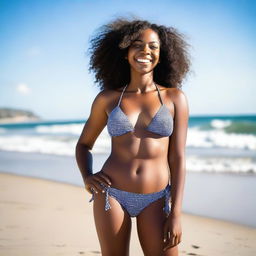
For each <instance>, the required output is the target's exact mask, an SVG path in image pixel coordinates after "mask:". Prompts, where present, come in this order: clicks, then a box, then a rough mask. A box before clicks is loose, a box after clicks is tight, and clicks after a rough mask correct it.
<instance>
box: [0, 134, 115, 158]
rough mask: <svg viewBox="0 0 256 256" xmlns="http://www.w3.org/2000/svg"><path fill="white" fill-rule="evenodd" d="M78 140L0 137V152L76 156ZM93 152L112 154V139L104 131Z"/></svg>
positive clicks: (61, 137)
mask: <svg viewBox="0 0 256 256" xmlns="http://www.w3.org/2000/svg"><path fill="white" fill-rule="evenodd" d="M77 140H78V138H77V139H74V138H70V137H67V136H49V135H41V136H33V135H30V136H24V135H12V136H0V150H6V151H18V152H37V153H43V154H53V155H68V156H73V155H74V154H75V146H76V143H77ZM92 152H94V153H106V152H110V139H109V138H108V136H107V134H106V131H104V132H103V133H102V134H101V135H100V136H99V137H98V139H97V141H96V143H95V145H94V147H93V150H92Z"/></svg>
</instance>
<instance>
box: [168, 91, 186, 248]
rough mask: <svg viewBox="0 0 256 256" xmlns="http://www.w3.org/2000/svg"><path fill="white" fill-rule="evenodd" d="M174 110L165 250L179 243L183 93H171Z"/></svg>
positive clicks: (183, 140)
mask: <svg viewBox="0 0 256 256" xmlns="http://www.w3.org/2000/svg"><path fill="white" fill-rule="evenodd" d="M171 98H172V100H173V103H174V108H175V116H174V124H173V125H174V127H173V133H172V135H171V136H170V140H169V148H168V163H169V168H170V175H171V212H170V215H169V217H168V219H167V221H166V223H165V228H164V240H165V242H166V246H165V248H169V247H172V246H175V245H177V244H178V243H180V241H181V221H180V217H181V211H182V200H183V191H184V184H185V175H186V159H185V147H186V139H187V129H188V119H189V108H188V101H187V98H186V96H185V94H184V92H183V91H181V90H180V89H175V90H174V91H172V97H171Z"/></svg>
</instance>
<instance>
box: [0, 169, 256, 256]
mask: <svg viewBox="0 0 256 256" xmlns="http://www.w3.org/2000/svg"><path fill="white" fill-rule="evenodd" d="M88 200H89V194H88V193H86V192H85V190H84V189H83V188H82V187H78V186H73V185H68V184H62V183H58V182H53V181H48V180H43V179H37V178H29V177H23V176H17V175H11V174H0V255H4V256H7V255H12V256H16V255H22V256H23V255H25V256H30V255H33V256H34V255H38V256H40V255H44V256H45V255H63V256H64V255H86V256H87V255H88V256H90V255H101V253H100V246H99V243H98V240H97V235H96V230H95V227H94V220H93V214H92V204H89V203H88ZM135 222H136V219H134V218H133V228H132V238H131V244H130V255H131V256H142V255H143V253H142V251H141V248H140V244H139V241H138V238H137V234H136V226H135ZM182 228H183V236H182V242H181V243H180V245H179V255H180V256H183V255H184V256H185V255H200V256H236V255H237V256H238V255H239V256H254V255H256V229H254V228H250V227H247V226H242V225H238V224H234V223H231V222H226V221H220V220H215V219H211V218H205V217H200V216H195V215H191V214H185V213H182Z"/></svg>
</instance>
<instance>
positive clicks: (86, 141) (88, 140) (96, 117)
mask: <svg viewBox="0 0 256 256" xmlns="http://www.w3.org/2000/svg"><path fill="white" fill-rule="evenodd" d="M106 107H107V99H106V96H105V93H104V92H103V91H102V92H100V93H99V94H98V95H97V96H96V97H95V99H94V101H93V103H92V106H91V113H90V116H89V118H88V120H87V122H86V123H85V125H84V127H83V130H82V133H81V135H80V137H79V140H78V142H77V145H76V161H77V165H78V167H79V169H80V172H81V174H82V178H83V181H84V184H85V188H86V190H87V191H88V192H90V193H92V191H91V189H93V190H94V191H95V192H96V193H97V192H101V191H102V187H101V185H100V184H101V183H103V184H104V185H105V186H109V185H111V181H110V179H109V177H108V176H107V175H105V174H104V173H102V172H98V173H96V174H93V171H92V153H91V150H92V148H93V145H94V143H95V141H96V139H97V137H98V136H99V134H100V133H101V132H102V130H103V129H104V127H105V126H106V123H107V119H108V116H107V113H106Z"/></svg>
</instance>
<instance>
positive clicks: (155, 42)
mask: <svg viewBox="0 0 256 256" xmlns="http://www.w3.org/2000/svg"><path fill="white" fill-rule="evenodd" d="M137 41H138V42H142V43H143V41H142V40H140V39H136V40H134V41H133V42H137ZM149 43H157V44H160V42H159V41H151V42H149Z"/></svg>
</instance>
